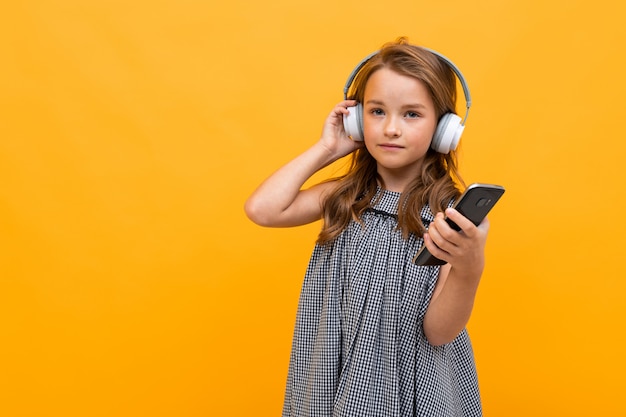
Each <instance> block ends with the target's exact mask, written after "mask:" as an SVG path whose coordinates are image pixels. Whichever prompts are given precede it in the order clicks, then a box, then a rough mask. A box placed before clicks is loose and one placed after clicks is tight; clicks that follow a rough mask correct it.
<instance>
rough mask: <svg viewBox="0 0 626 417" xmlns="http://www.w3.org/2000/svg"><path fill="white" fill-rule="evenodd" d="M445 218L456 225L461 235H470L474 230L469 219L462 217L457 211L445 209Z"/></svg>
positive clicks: (474, 227)
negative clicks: (461, 232)
mask: <svg viewBox="0 0 626 417" xmlns="http://www.w3.org/2000/svg"><path fill="white" fill-rule="evenodd" d="M446 217H448V219H450V220H452V221H453V222H454V223H456V225H457V226H459V227H460V228H461V230H462V231H463V233H465V234H466V235H467V234H471V233H473V232H474V231H475V230H476V226H475V225H474V223H472V221H471V220H470V219H468V218H467V217H465V216H464V215H462V214H461V213H459V212H458V210H456V209H453V208H448V209H446Z"/></svg>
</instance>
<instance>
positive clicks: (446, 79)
mask: <svg viewBox="0 0 626 417" xmlns="http://www.w3.org/2000/svg"><path fill="white" fill-rule="evenodd" d="M381 68H389V69H391V70H392V71H395V72H397V73H398V74H401V75H406V76H409V77H412V78H416V79H417V80H419V81H421V82H422V83H423V84H424V85H425V86H426V87H427V89H428V90H429V92H430V94H431V97H432V100H433V103H434V105H435V112H436V115H437V118H438V119H440V118H441V116H443V115H444V114H445V113H454V112H455V104H456V79H455V76H454V72H453V71H452V69H451V68H450V67H449V65H448V64H447V63H446V62H444V61H443V60H441V59H440V58H439V57H437V56H436V55H435V54H433V53H431V52H430V51H428V50H426V49H423V48H420V47H418V46H415V45H411V44H409V43H408V42H407V40H406V39H405V38H399V39H398V40H397V41H396V42H393V43H388V44H385V45H384V46H383V48H382V49H381V50H380V51H379V52H378V53H377V54H376V55H374V56H373V57H372V58H371V59H370V60H369V61H368V62H367V63H366V64H365V65H364V66H363V68H361V70H360V71H359V73H358V74H357V76H356V77H355V79H354V82H353V83H352V88H351V91H350V98H351V99H354V100H357V101H359V102H361V103H362V102H363V98H364V92H365V85H366V83H367V81H368V79H369V77H370V76H371V75H372V74H373V73H374V72H375V71H378V70H379V69H381ZM376 166H377V164H376V160H375V159H374V158H373V157H372V156H371V155H370V153H369V152H368V151H367V149H366V148H365V147H363V148H360V149H359V150H357V151H356V152H355V153H354V154H353V155H352V162H351V165H350V169H349V171H348V173H347V174H346V175H344V176H342V177H340V178H338V180H339V181H337V185H336V187H335V188H334V189H333V190H332V191H331V192H330V193H329V194H328V195H327V196H326V198H325V199H324V204H323V210H322V211H323V212H322V216H323V220H324V225H323V227H322V231H321V232H320V234H319V236H318V240H317V241H318V243H320V244H326V243H329V242H331V241H333V240H334V239H335V238H336V237H337V236H338V235H339V234H340V233H341V232H342V231H343V229H345V228H346V226H347V225H348V224H349V222H350V220H355V221H358V222H360V218H361V215H362V214H363V213H364V212H365V210H366V209H367V208H368V207H370V203H371V201H372V199H373V198H374V196H375V194H376V188H377V184H378V183H381V185H382V186H383V187H384V184H383V181H382V178H381V177H380V176H379V175H378V173H377V170H376ZM457 183H458V184H461V185H464V184H463V180H462V179H461V177H460V174H459V171H458V164H457V156H456V152H455V151H450V153H448V154H442V153H438V152H436V151H435V150H433V149H430V148H429V149H428V152H427V153H426V156H425V158H424V162H423V164H422V168H421V172H419V173H417V174H416V176H415V178H414V179H413V181H411V183H410V184H409V185H408V186H407V188H406V189H405V190H404V191H403V192H402V195H401V196H400V201H399V203H398V227H399V229H400V230H402V234H403V236H404V237H405V238H406V237H408V236H409V234H410V233H415V234H416V235H417V236H420V237H421V236H423V234H424V231H425V226H424V224H423V223H422V219H421V217H420V212H421V210H422V208H423V207H424V206H425V205H426V204H429V206H430V208H431V210H432V212H433V213H436V212H439V211H443V210H444V209H445V207H447V206H448V204H449V202H450V201H451V200H452V199H453V198H456V197H458V196H459V195H460V192H459V189H458V188H457V185H456V184H457Z"/></svg>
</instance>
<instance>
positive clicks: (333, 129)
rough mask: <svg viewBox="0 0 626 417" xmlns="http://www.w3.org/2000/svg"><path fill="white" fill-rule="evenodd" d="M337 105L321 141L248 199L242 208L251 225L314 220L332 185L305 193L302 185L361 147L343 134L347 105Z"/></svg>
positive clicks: (325, 185)
mask: <svg viewBox="0 0 626 417" xmlns="http://www.w3.org/2000/svg"><path fill="white" fill-rule="evenodd" d="M355 103H356V102H355V101H353V100H346V101H342V102H341V103H339V104H338V105H337V106H335V108H334V109H333V110H332V111H331V113H330V114H329V115H328V117H327V118H326V122H325V124H324V129H323V130H322V137H321V139H320V140H319V141H318V142H317V143H315V144H314V145H313V146H312V147H310V148H309V149H308V150H306V151H305V152H304V153H302V154H300V155H299V156H297V157H296V158H295V159H293V160H291V161H290V162H288V163H287V164H286V165H284V166H283V167H281V168H280V169H279V170H278V171H276V172H275V173H274V174H272V175H271V176H270V177H269V178H268V179H266V180H265V181H264V182H263V183H262V184H261V185H260V186H259V187H258V188H257V189H256V190H255V191H254V192H253V193H252V195H251V196H250V197H249V198H248V200H247V201H246V203H245V206H244V209H245V212H246V214H247V216H248V217H249V218H250V220H252V221H253V222H255V223H257V224H259V225H261V226H269V227H289V226H299V225H303V224H306V223H310V222H313V221H315V220H318V219H319V218H320V217H321V214H322V198H323V196H324V193H325V192H326V191H327V190H328V189H329V188H330V187H332V185H333V184H332V183H322V184H318V185H316V186H313V187H311V188H309V189H307V190H302V189H301V188H302V186H303V185H304V183H305V182H306V180H308V179H309V178H310V177H311V176H312V175H313V174H314V173H315V172H317V171H319V170H320V169H322V168H324V167H325V166H327V165H329V164H331V163H332V162H334V161H336V160H337V159H339V158H342V157H344V156H346V155H348V154H350V153H352V152H354V151H355V150H356V149H358V148H360V147H362V146H363V144H362V143H361V142H354V141H352V140H351V139H350V138H349V137H348V136H347V135H346V134H345V132H344V129H343V115H344V114H347V113H348V110H347V109H346V107H347V106H352V105H354V104H355Z"/></svg>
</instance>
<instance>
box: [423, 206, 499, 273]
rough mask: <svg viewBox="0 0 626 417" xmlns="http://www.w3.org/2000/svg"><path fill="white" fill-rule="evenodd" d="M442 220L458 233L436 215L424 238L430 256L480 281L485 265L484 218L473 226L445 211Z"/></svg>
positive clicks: (448, 210) (485, 222)
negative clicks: (455, 228) (452, 225)
mask: <svg viewBox="0 0 626 417" xmlns="http://www.w3.org/2000/svg"><path fill="white" fill-rule="evenodd" d="M446 216H447V217H448V218H449V219H450V220H452V221H453V222H454V223H456V224H457V225H458V226H459V227H460V228H461V230H460V231H456V230H454V229H453V228H451V227H450V225H449V224H448V223H447V222H446V220H445V217H444V214H443V213H441V212H440V213H437V214H436V215H435V220H433V222H432V223H431V224H430V226H429V227H428V232H427V233H425V234H424V244H425V245H426V247H427V248H428V251H429V252H430V253H431V254H432V255H433V256H435V257H437V258H439V259H441V260H443V261H446V262H448V263H449V264H450V265H451V266H452V268H455V269H456V268H458V269H459V270H462V271H464V272H465V273H469V274H472V275H474V276H477V277H480V275H481V274H482V271H483V268H484V265H485V244H486V242H487V233H488V232H489V220H488V219H487V218H485V219H484V220H483V221H482V222H481V223H480V225H478V226H475V225H474V223H472V222H471V221H470V220H469V219H467V218H466V217H465V216H463V215H462V214H461V213H459V212H458V211H457V210H455V209H453V208H448V209H446Z"/></svg>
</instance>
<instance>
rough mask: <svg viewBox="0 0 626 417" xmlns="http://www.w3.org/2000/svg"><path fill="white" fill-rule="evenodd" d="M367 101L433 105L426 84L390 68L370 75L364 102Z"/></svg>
mask: <svg viewBox="0 0 626 417" xmlns="http://www.w3.org/2000/svg"><path fill="white" fill-rule="evenodd" d="M367 100H387V101H407V100H408V101H415V102H419V103H422V104H431V105H432V102H433V101H432V96H431V94H430V91H429V89H428V88H427V87H426V84H424V82H422V81H421V80H418V79H417V78H415V77H410V76H408V75H404V74H400V73H398V72H396V71H393V70H391V69H389V68H381V69H379V70H377V71H375V72H374V73H372V74H371V75H370V77H369V79H368V80H367V83H366V84H365V91H364V101H366V102H367Z"/></svg>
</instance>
